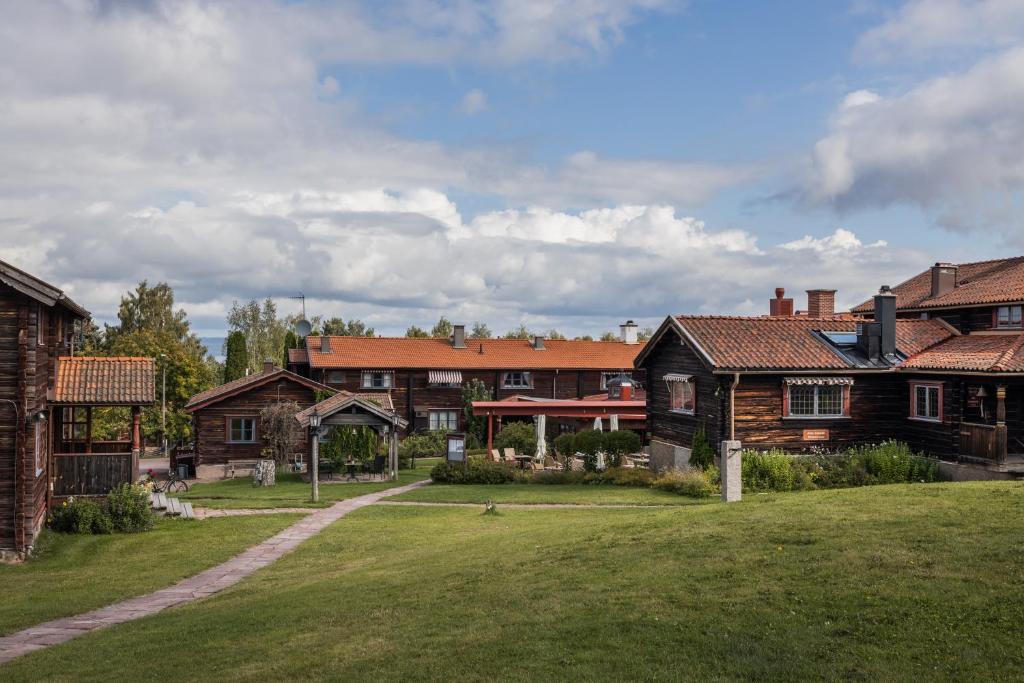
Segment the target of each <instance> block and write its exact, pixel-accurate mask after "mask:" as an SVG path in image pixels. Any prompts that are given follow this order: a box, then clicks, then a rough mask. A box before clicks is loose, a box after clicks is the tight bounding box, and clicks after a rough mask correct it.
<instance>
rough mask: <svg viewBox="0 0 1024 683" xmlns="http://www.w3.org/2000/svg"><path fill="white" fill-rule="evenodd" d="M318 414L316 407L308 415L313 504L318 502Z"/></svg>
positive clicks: (319, 417)
mask: <svg viewBox="0 0 1024 683" xmlns="http://www.w3.org/2000/svg"><path fill="white" fill-rule="evenodd" d="M320 419H321V416H320V413H319V411H317V409H316V407H314V408H313V412H312V413H310V415H309V432H310V437H311V438H312V439H313V457H311V458H310V460H309V480H310V481H311V482H313V502H314V503H316V502H319V500H320V476H319V474H320Z"/></svg>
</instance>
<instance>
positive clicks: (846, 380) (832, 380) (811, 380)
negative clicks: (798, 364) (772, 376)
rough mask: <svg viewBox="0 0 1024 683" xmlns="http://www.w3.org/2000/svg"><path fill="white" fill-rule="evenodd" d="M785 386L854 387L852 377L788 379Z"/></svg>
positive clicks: (785, 380)
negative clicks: (821, 385)
mask: <svg viewBox="0 0 1024 683" xmlns="http://www.w3.org/2000/svg"><path fill="white" fill-rule="evenodd" d="M782 381H783V382H784V383H785V384H842V385H852V384H853V378H852V377H786V378H785V379H784V380H782Z"/></svg>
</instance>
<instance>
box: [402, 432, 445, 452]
mask: <svg viewBox="0 0 1024 683" xmlns="http://www.w3.org/2000/svg"><path fill="white" fill-rule="evenodd" d="M447 447H448V432H447V431H445V430H443V429H439V430H437V431H433V432H420V433H418V434H410V435H409V436H407V437H405V438H404V439H402V442H401V443H400V444H398V457H399V458H405V459H409V458H432V457H437V456H442V455H444V454H445V448H447Z"/></svg>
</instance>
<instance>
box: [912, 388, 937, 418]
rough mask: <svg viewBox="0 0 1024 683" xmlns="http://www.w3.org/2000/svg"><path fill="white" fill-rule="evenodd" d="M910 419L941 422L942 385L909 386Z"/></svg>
mask: <svg viewBox="0 0 1024 683" xmlns="http://www.w3.org/2000/svg"><path fill="white" fill-rule="evenodd" d="M910 417H912V418H914V419H916V420H928V421H930V422H942V385H941V384H916V383H915V384H911V385H910Z"/></svg>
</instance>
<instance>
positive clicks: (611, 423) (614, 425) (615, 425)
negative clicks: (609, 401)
mask: <svg viewBox="0 0 1024 683" xmlns="http://www.w3.org/2000/svg"><path fill="white" fill-rule="evenodd" d="M608 429H609V431H613V432H617V431H619V416H618V415H612V416H611V417H610V418H609V419H608Z"/></svg>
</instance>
